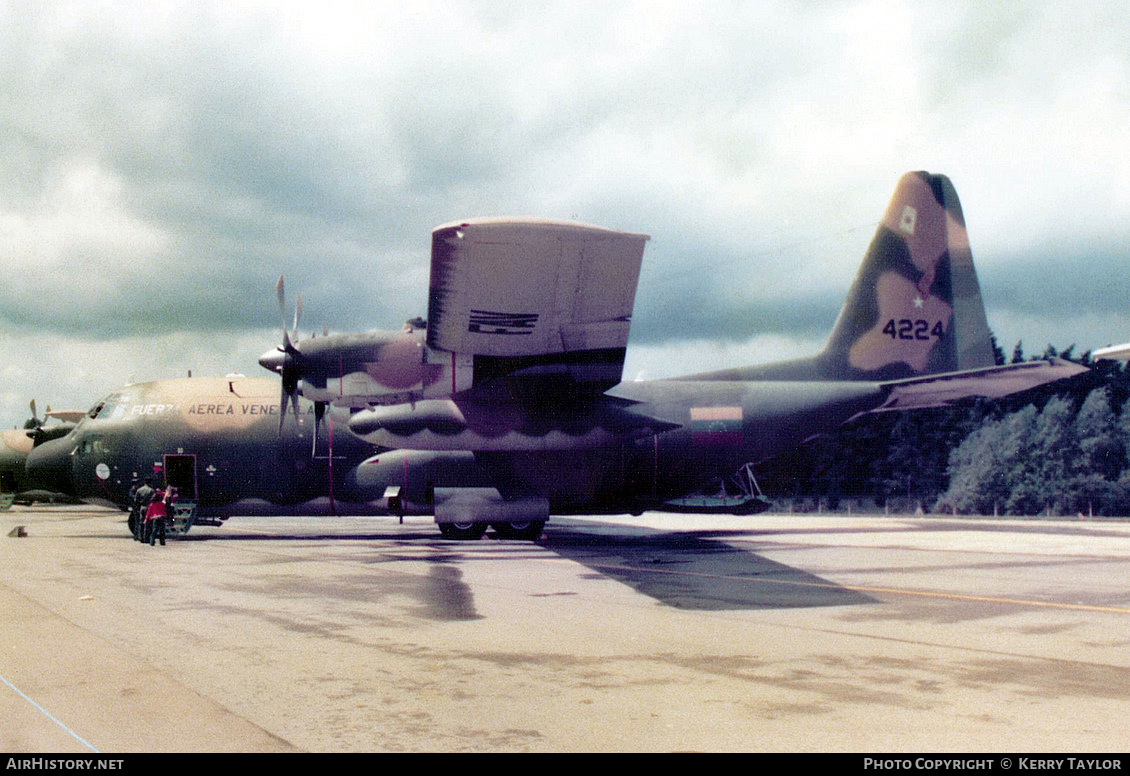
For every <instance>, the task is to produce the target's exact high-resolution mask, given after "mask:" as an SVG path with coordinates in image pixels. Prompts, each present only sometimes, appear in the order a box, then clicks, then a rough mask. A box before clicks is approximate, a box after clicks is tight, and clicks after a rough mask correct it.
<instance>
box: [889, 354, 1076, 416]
mask: <svg viewBox="0 0 1130 776" xmlns="http://www.w3.org/2000/svg"><path fill="white" fill-rule="evenodd" d="M1086 371H1088V369H1087V367H1085V366H1081V365H1080V364H1075V363H1072V362H1071V361H1065V360H1063V359H1061V358H1050V359H1047V360H1042V361H1027V362H1024V363H1021V364H1008V365H1006V366H991V367H986V368H984V369H969V370H964V371H961V372H949V373H946V374H938V375H929V376H926V377H912V378H909V379H906V380H892V381H890V382H887V383H883V386H884V387H886V388H888V389H889V391H890V394H889V395H888V397H887V400H886V401H885V402H884V403H883V405H882V406H881V407H879V408H878V409H876V410H874V412H884V411H889V410H909V409H923V408H927V407H942V406H945V405H947V404H952V403H953V402H955V401H958V400H960V399H965V398H968V397H971V396H981V397H985V398H989V399H995V398H999V397H1001V396H1008V395H1009V394H1013V393H1019V392H1021V391H1027V390H1029V389H1031V388H1036V387H1038V386H1041V385H1043V384H1045V383H1050V382H1052V381H1055V380H1062V379H1064V378H1067V377H1073V376H1075V375H1077V374H1082V373H1083V372H1086Z"/></svg>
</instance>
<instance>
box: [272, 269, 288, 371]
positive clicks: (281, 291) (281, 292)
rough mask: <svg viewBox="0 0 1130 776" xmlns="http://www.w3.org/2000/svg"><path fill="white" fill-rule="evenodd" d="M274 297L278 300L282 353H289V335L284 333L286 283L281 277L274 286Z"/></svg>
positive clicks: (280, 276)
mask: <svg viewBox="0 0 1130 776" xmlns="http://www.w3.org/2000/svg"><path fill="white" fill-rule="evenodd" d="M275 295H276V296H277V297H278V300H279V320H281V321H282V333H283V352H286V353H289V352H290V348H291V345H290V335H289V334H287V332H286V283H285V282H284V281H283V276H282V275H279V282H278V283H276V284H275Z"/></svg>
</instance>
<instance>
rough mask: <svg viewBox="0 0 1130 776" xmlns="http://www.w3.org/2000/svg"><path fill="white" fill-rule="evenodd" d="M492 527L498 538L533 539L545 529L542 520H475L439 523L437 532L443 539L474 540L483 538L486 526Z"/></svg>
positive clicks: (539, 535)
mask: <svg viewBox="0 0 1130 776" xmlns="http://www.w3.org/2000/svg"><path fill="white" fill-rule="evenodd" d="M488 525H489V526H490V527H491V528H493V529H494V533H495V535H496V536H497V537H498V538H499V539H518V540H523V541H534V540H536V539H539V538H540V537H541V534H542V531H543V530H545V521H544V520H525V521H522V522H516V523H489V524H488V523H480V522H475V521H467V522H456V523H440V524H439V532H440V535H441V536H442V537H443V538H444V539H454V540H458V541H474V540H476V539H481V538H483V534H485V533H486V530H487V526H488Z"/></svg>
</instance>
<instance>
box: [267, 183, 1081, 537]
mask: <svg viewBox="0 0 1130 776" xmlns="http://www.w3.org/2000/svg"><path fill="white" fill-rule="evenodd" d="M647 239H648V237H647V236H646V235H642V234H632V233H627V232H619V231H614V230H609V229H603V228H600V227H595V226H588V225H583V224H576V223H571V222H560V221H547V220H538V219H475V220H470V221H464V222H458V223H451V224H446V225H444V226H441V227H438V228H436V229H435V230H434V231H433V233H432V259H431V279H430V289H429V301H428V317H427V321H426V322H424V321H415V322H409V324H407V325H406V326H405V327H404V328H403V329H402V330H401V331H398V332H368V333H360V334H341V335H331V336H327V337H322V338H318V339H313V340H310V341H307V342H306V343H297V342H294V341H292V340H291V339H290V338H289V337H288V336H287V334H286V325H285V322H284V325H283V344H282V346H281V347H279V348H277V349H276V350H274V351H270V352H268V353H266V354H264V355H263V356H262V358H261V359H260V364H261V365H263V366H264V367H265V368H267V369H269V370H272V371H274V372H277V373H278V374H279V375H280V377H281V378H282V402H281V406H280V409H279V411H280V413H285V412H286V411H287V404H288V403H290V404H291V405H292V406H293V407H294V408H295V410H296V415H297V413H298V412H300V410H299V404H298V403H297V399H298V397H300V396H301V397H304V398H306V399H307V400H310V401H312V402H313V414H314V417H315V425H317V424H318V423H319V419H320V418H321V417H322V416H323V415H324V414H325V413H326V412H327V409H332V408H336V409H339V410H344V411H346V412H347V413H348V416H349V419H348V422H347V427H348V429H349V431H350V432H352V433H353V434H354V435H355V436H356V437H357V438H359V439H363V440H366V441H368V442H371V443H372V444H374V445H377V446H379V447H380V449H381V450H383V452H381V453H380V455H379V457H378V459H375V460H374V462H373V463H372V469H371V470H370V471H371V472H373V473H374V474H376V475H377V476H376V477H375V481H383V482H389V483H393V484H391V485H390V486H389V488H390V491H389V495H390V498H389V503H395V504H396V505H397V508H398V509H400V510H403V511H408V512H414V513H420V514H430V515H434V516H435V520H436V522H437V523H439V526H440V529H441V532H442V533H443V535H444V536H446V537H449V538H465V539H469V538H478V537H480V536H482V534H483V532H484V531H485V530H486V528H487V527H488V526H494V527H495V528H496V530H500V529H501V532H503V533H504V535H517V536H523V537H529V536H537V535H540V533H541V529H542V527H543V526H544V524H545V521H546V520H548V519H549V517H550V515H551V514H598V513H605V514H607V513H613V514H614V513H624V512H629V513H635V514H638V513H640V512H643V511H645V510H665V509H668V510H674V511H692V510H693V509H694V507H693V502H692V501H691V500H688V498H687V497H688V495H689V494H693V493H695V492H696V491H698V490H700V489H703V488H704V487H707V486H708V485H709V484H710V483H711V482H712V481H714V480H716V479H718V478H723V477H726V476H728V475H732V474H734V473H736V472H740V471H742V470H743V469H745V468H746V467H747V466H748V465H749V464H756V463H757V462H760V461H763V460H765V459H767V458H770V457H772V456H774V455H777V454H778V453H780V452H782V451H783V450H785V449H788V448H790V447H793V446H796V445H798V444H800V443H802V442H803V441H805V440H806V439H808V438H809V437H811V436H813V435H816V434H820V433H825V432H827V431H830V430H832V429H834V428H835V427H837V426H839V425H840V424H842V423H844V422H846V421H848V420H850V419H851V418H853V417H856V416H858V415H860V414H863V413H868V412H882V411H890V410H901V409H912V408H922V407H934V406H941V405H944V404H948V403H951V402H954V401H957V400H960V399H963V398H966V397H970V396H987V397H996V396H1003V395H1007V394H1010V393H1014V392H1017V391H1023V390H1027V389H1029V388H1033V387H1036V386H1038V385H1042V384H1044V383H1047V382H1050V381H1053V380H1059V379H1063V378H1066V377H1070V376H1072V375H1075V374H1078V373H1080V372H1083V371H1086V369H1085V367H1082V366H1079V365H1076V364H1072V363H1070V362H1066V361H1063V360H1060V359H1050V360H1047V361H1038V362H1027V363H1024V364H1014V365H1008V366H995V365H994V361H993V355H992V347H991V342H990V334H989V328H988V324H987V321H986V317H985V311H984V306H983V304H982V301H981V292H980V288H979V285H978V282H977V277H976V273H975V271H974V268H973V261H972V255H971V253H970V250H969V241H968V237H967V234H966V230H965V222H964V217H963V214H962V211H961V205H960V203H959V201H958V197H957V193H956V192H955V190H954V188H953V186H952V184H951V183H950V181H949V179H948V178H946V177H945V176H941V175H931V174H929V173H925V172H916V173H908V174H906V175H904V176H903V177H902V178H901V179H900V180H899V183H898V186H897V188H896V190H895V193H894V196H893V198H892V200H891V202H890V204H889V206H888V208H887V210H886V213H885V215H884V217H883V220H882V222H881V224H880V226H879V228H878V230H877V232H876V234H875V237H874V239H873V241H872V243H871V246H870V248H869V250H868V252H867V254H866V256H865V257H864V260H863V264H862V266H861V268H860V270H859V273H858V275H857V277H856V279H855V282H854V284H853V285H852V287H851V289H850V291H849V293H848V298H847V301H846V303H845V305H844V307H843V309H842V311H841V313H840V316H839V318H838V320H837V321H836V323H835V326H834V328H833V330H832V333H831V336H830V338H829V340H828V343H827V345H826V347H825V349H824V350H823V351H822V352H821V353H819V354H818V355H816V356H813V357H811V358H806V359H798V360H793V361H788V362H782V363H776V364H768V365H763V366H752V367H740V368H736V369H728V370H722V371H717V372H710V373H703V374H697V375H691V376H688V377H683V378H675V379H667V380H654V381H649V382H627V383H625V382H621V374H622V368H623V362H624V355H625V350H626V347H627V341H628V331H629V323H630V320H631V313H632V307H633V304H634V298H635V291H636V284H637V281H638V277H639V270H640V265H641V262H642V256H643V249H644V245H645V243H646V241H647ZM278 296H279V305H280V310H283V309H284V308H285V304H284V291H283V284H282V280H281V279H280V281H279V287H278ZM296 320H297V317H296ZM397 470H399V472H400V473H401V477H400V478H399V480H398V479H397V478H396V477H395V476H393V475H395V474H396V473H397ZM472 473H473V474H472ZM382 474H383V475H385V476H380V475H382ZM757 504H758V500H757V498H756V497H755V495H754V494H752V493H746V494H745V497H744V498H740V499H738V501H737V503H735V504H733V505H732V511H735V512H742V511H751V510H754V509H756V508H757ZM715 506H716V505H715ZM703 509H704V511H705V510H706V509H707V507H705V506H704V507H703ZM710 511H717V509H710Z"/></svg>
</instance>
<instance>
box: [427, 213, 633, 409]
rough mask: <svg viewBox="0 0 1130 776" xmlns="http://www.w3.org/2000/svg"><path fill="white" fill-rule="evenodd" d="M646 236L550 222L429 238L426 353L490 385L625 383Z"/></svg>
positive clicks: (465, 225)
mask: <svg viewBox="0 0 1130 776" xmlns="http://www.w3.org/2000/svg"><path fill="white" fill-rule="evenodd" d="M647 239H648V237H647V235H643V234H633V233H629V232H619V231H615V230H612V229H604V228H601V227H596V226H589V225H587V224H578V223H572V222H567V221H550V220H544V219H498V218H489V219H473V220H469V221H462V222H457V223H450V224H445V225H443V226H440V227H437V228H436V229H435V230H434V231H433V232H432V264H431V286H430V288H429V295H428V326H427V331H428V335H427V337H428V340H427V341H428V345H429V346H431V347H432V348H436V349H440V350H445V351H450V352H452V353H457V354H461V355H469V356H473V357H475V370H476V375H475V382H476V384H478V383H480V382H482V378H483V377H486V378H488V379H489V378H490V377H496V376H497V377H522V376H524V377H531V378H538V377H549V376H554V377H561V376H566V377H571V378H572V379H573V380H574V381H575V382H579V383H592V384H599V385H600V386H602V388H606V387H610V386H611V385H614V384H616V383H617V382H619V381H620V375H621V371H622V368H623V362H624V351H625V348H626V347H627V344H628V329H629V326H630V323H631V316H632V307H633V305H634V303H635V295H636V284H637V282H638V280H639V273H640V264H641V262H642V259H643V249H644V243H645V242H646V241H647Z"/></svg>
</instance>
